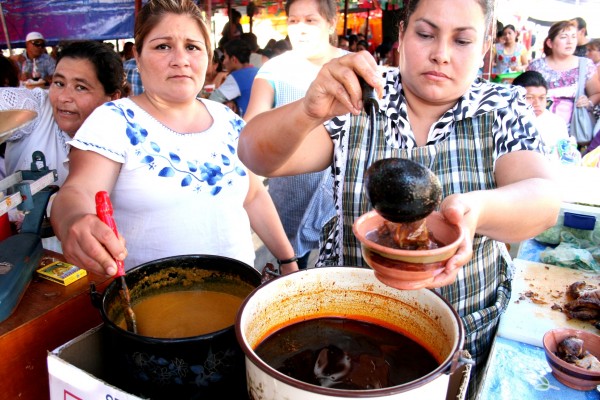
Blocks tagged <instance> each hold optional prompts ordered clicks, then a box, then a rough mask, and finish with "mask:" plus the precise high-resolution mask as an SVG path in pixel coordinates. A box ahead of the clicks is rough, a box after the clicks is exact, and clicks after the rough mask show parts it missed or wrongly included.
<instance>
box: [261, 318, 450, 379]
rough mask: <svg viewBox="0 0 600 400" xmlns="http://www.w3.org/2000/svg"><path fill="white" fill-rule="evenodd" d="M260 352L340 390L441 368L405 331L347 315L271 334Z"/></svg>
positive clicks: (278, 365) (299, 375) (276, 364)
mask: <svg viewBox="0 0 600 400" xmlns="http://www.w3.org/2000/svg"><path fill="white" fill-rule="evenodd" d="M255 352H256V354H257V355H258V356H259V357H260V358H261V359H262V360H263V361H265V362H266V363H267V364H269V365H270V366H271V367H273V368H275V369H276V370H278V371H279V372H281V373H283V374H285V375H288V376H290V377H292V378H294V379H297V380H300V381H303V382H306V383H310V384H313V385H317V386H324V387H330V388H335V389H349V390H367V389H379V388H386V387H391V386H397V385H401V384H403V383H407V382H411V381H414V380H416V379H419V378H421V377H423V376H424V375H427V374H428V373H430V372H432V371H433V370H434V369H436V368H437V367H438V366H439V363H438V362H437V361H436V359H435V358H434V357H433V356H432V355H431V354H430V353H429V352H428V351H427V350H426V349H425V348H424V347H423V346H421V345H420V344H418V343H416V342H415V341H413V340H412V339H410V338H408V337H406V336H404V335H403V334H401V333H399V332H396V331H393V330H391V329H387V328H384V327H381V326H378V325H375V324H372V323H368V322H362V321H357V320H352V319H344V318H317V319H312V320H308V321H302V322H299V323H296V324H292V325H289V326H287V327H285V328H282V329H280V330H279V331H277V332H275V333H273V334H272V335H270V336H269V337H267V338H266V339H265V340H264V341H262V342H261V343H260V344H259V345H258V347H257V348H256V349H255Z"/></svg>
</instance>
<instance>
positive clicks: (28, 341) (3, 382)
mask: <svg viewBox="0 0 600 400" xmlns="http://www.w3.org/2000/svg"><path fill="white" fill-rule="evenodd" d="M48 257H50V258H53V259H56V260H64V259H63V257H62V255H61V254H58V253H54V252H50V251H45V252H44V256H43V257H42V262H44V261H47V259H48ZM110 281H111V278H107V277H105V276H101V275H96V274H93V273H88V275H87V276H86V277H84V278H82V279H79V280H78V281H76V282H74V283H71V284H70V285H68V286H62V285H60V284H57V283H54V282H50V281H47V280H45V279H42V278H39V277H34V278H33V280H32V281H31V283H30V284H29V287H28V288H27V290H26V291H25V292H24V294H23V297H22V298H21V300H20V302H19V304H18V306H17V308H16V309H15V311H14V312H13V313H12V314H11V316H10V317H8V318H7V319H6V320H4V321H3V322H2V323H0V349H2V350H1V354H2V362H1V363H0V387H2V390H0V399H2V400H4V399H6V400H9V399H10V400H13V399H36V400H43V399H48V398H49V388H48V369H47V365H46V359H47V356H48V351H51V350H53V349H55V348H56V347H58V346H60V345H62V344H63V343H66V342H68V341H69V340H71V339H73V338H75V337H77V336H79V335H81V334H82V333H84V332H86V331H87V330H89V329H91V328H93V327H94V326H97V325H99V324H101V323H102V319H101V318H100V312H99V311H98V310H97V309H96V308H94V307H93V306H92V302H91V299H90V294H89V286H90V283H92V282H94V283H95V285H96V289H97V290H98V291H104V289H105V288H106V286H108V284H109V283H110Z"/></svg>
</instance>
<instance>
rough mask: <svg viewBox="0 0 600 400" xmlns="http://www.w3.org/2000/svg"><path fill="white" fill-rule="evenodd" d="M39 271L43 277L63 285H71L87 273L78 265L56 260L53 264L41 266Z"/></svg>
mask: <svg viewBox="0 0 600 400" xmlns="http://www.w3.org/2000/svg"><path fill="white" fill-rule="evenodd" d="M37 273H38V275H39V276H40V277H41V278H44V279H47V280H49V281H52V282H56V283H59V284H61V285H63V286H67V285H70V284H71V283H73V282H75V281H77V280H79V279H81V278H83V277H84V276H86V275H87V271H86V270H85V269H81V268H79V267H78V266H76V265H73V264H69V263H67V262H64V261H55V262H53V263H52V264H49V265H46V266H44V267H42V268H39V269H38V270H37Z"/></svg>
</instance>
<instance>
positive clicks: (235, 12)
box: [231, 8, 242, 20]
mask: <svg viewBox="0 0 600 400" xmlns="http://www.w3.org/2000/svg"><path fill="white" fill-rule="evenodd" d="M240 18H242V13H241V12H239V11H238V10H236V9H235V8H232V9H231V19H232V20H236V19H240Z"/></svg>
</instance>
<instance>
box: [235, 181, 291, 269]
mask: <svg viewBox="0 0 600 400" xmlns="http://www.w3.org/2000/svg"><path fill="white" fill-rule="evenodd" d="M249 175H250V188H249V190H248V195H247V196H246V199H245V201H244V208H245V209H246V212H247V213H248V217H249V218H250V226H252V230H253V231H254V232H256V234H257V235H258V237H259V238H260V239H261V240H262V241H263V243H264V244H265V246H267V248H268V249H269V251H270V252H271V254H273V256H275V258H277V259H278V260H288V259H290V258H292V257H294V248H293V247H292V245H291V244H290V241H289V240H288V238H287V236H286V234H285V231H284V230H283V225H282V224H281V220H280V219H279V215H278V214H277V209H276V208H275V205H274V204H273V200H272V199H271V196H269V193H268V192H267V189H266V188H265V187H264V185H263V183H262V182H261V181H260V179H259V178H258V177H257V176H256V175H254V174H253V173H252V172H249ZM297 270H298V263H295V262H294V263H289V264H283V265H281V272H282V273H284V274H287V273H290V272H293V271H297Z"/></svg>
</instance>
